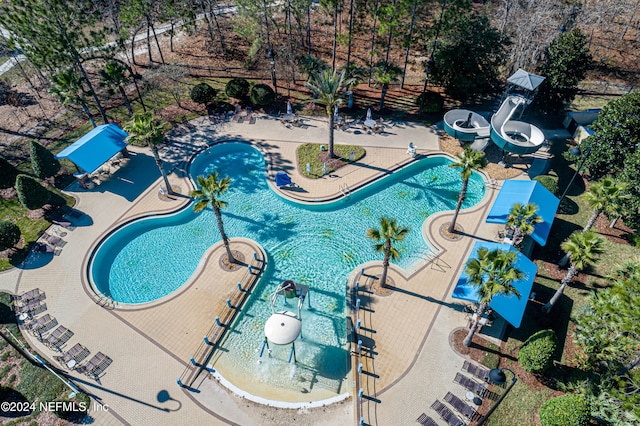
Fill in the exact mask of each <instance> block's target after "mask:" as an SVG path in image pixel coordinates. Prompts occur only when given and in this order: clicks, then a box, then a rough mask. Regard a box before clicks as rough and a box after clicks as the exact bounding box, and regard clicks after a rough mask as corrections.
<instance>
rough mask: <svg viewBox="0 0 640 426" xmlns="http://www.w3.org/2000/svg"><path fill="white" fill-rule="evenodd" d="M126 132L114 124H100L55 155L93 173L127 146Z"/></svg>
mask: <svg viewBox="0 0 640 426" xmlns="http://www.w3.org/2000/svg"><path fill="white" fill-rule="evenodd" d="M127 136H128V134H127V132H125V131H124V130H122V129H121V128H120V127H118V126H117V125H115V124H113V123H112V124H102V125H100V126H98V127H96V128H95V129H93V130H91V131H90V132H89V133H87V134H86V135H84V136H83V137H81V138H80V139H78V140H77V141H75V142H74V143H72V144H71V145H69V146H68V147H67V148H66V149H64V150H63V151H62V152H60V153H58V155H56V158H57V159H61V158H66V159H68V160H69V161H71V162H72V163H73V164H75V165H76V166H78V168H79V169H81V170H82V171H84V172H86V173H93V172H95V171H96V170H98V169H99V168H100V166H102V165H103V164H104V163H106V162H107V161H108V160H109V159H110V158H111V157H113V156H114V155H116V154H117V153H118V152H120V151H122V150H123V149H124V148H126V147H127V142H125V140H124V139H125V138H126V137H127Z"/></svg>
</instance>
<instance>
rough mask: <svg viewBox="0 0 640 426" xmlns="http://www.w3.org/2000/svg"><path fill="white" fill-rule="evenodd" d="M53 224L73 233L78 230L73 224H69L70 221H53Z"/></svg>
mask: <svg viewBox="0 0 640 426" xmlns="http://www.w3.org/2000/svg"><path fill="white" fill-rule="evenodd" d="M51 223H53V224H54V225H57V226H61V227H63V228H66V229H68V230H69V231H73V230H74V229H76V227H75V226H74V225H73V223H71V222H69V221H68V220H52V221H51Z"/></svg>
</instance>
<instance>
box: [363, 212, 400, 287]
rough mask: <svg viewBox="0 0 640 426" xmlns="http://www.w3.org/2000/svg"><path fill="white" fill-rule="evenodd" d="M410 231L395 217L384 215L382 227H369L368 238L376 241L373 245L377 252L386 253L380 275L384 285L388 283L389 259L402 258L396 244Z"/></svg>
mask: <svg viewBox="0 0 640 426" xmlns="http://www.w3.org/2000/svg"><path fill="white" fill-rule="evenodd" d="M408 233H409V229H408V228H404V227H402V226H399V225H398V224H397V223H396V220H395V219H389V218H387V217H384V216H383V217H381V218H380V229H377V228H369V229H367V238H371V239H372V240H373V241H375V244H374V246H373V247H374V248H375V249H376V251H377V252H382V253H383V254H384V259H383V260H382V277H380V283H381V285H382V286H383V287H384V286H385V285H386V283H387V271H388V269H389V259H392V260H397V259H399V258H400V252H399V251H398V249H396V248H395V247H394V244H395V243H399V242H401V241H402V240H404V237H406V236H407V234H408Z"/></svg>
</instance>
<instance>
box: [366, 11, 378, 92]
mask: <svg viewBox="0 0 640 426" xmlns="http://www.w3.org/2000/svg"><path fill="white" fill-rule="evenodd" d="M379 2H380V0H376V5H375V7H374V12H373V29H372V30H371V51H370V53H369V81H368V82H367V85H368V86H369V87H371V76H372V75H373V51H374V50H375V48H376V24H377V23H378V3H379Z"/></svg>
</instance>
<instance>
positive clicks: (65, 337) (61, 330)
mask: <svg viewBox="0 0 640 426" xmlns="http://www.w3.org/2000/svg"><path fill="white" fill-rule="evenodd" d="M72 336H73V331H71V330H69V329H68V328H66V327H65V326H63V325H59V326H58V328H56V329H55V330H53V331H52V332H51V334H49V335H48V336H47V337H45V338H44V340H43V341H42V343H44V344H45V345H47V346H49V347H50V348H52V349H57V350H60V348H61V347H62V346H64V344H65V343H67V342H68V341H69V339H71V337H72Z"/></svg>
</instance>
